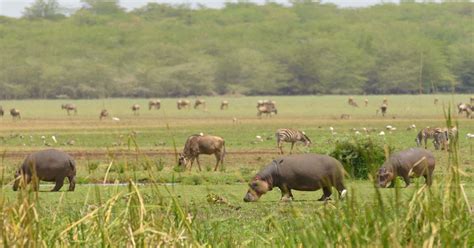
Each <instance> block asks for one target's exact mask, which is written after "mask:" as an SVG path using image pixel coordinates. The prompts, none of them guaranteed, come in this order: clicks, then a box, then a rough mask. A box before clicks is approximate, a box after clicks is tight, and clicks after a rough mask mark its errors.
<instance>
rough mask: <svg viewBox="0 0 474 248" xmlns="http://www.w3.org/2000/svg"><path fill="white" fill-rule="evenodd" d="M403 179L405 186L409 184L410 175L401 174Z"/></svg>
mask: <svg viewBox="0 0 474 248" xmlns="http://www.w3.org/2000/svg"><path fill="white" fill-rule="evenodd" d="M403 181H405V188H406V187H408V185H410V177H409V176H408V175H404V176H403Z"/></svg>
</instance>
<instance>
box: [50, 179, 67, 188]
mask: <svg viewBox="0 0 474 248" xmlns="http://www.w3.org/2000/svg"><path fill="white" fill-rule="evenodd" d="M63 184H64V177H58V178H56V185H54V188H53V189H52V190H51V191H59V190H60V189H61V187H62V186H63Z"/></svg>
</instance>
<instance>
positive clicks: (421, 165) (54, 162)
mask: <svg viewBox="0 0 474 248" xmlns="http://www.w3.org/2000/svg"><path fill="white" fill-rule="evenodd" d="M473 99H474V98H473V97H471V99H470V101H471V104H459V105H458V110H459V114H461V113H462V112H464V111H471V112H472V102H473ZM364 102H365V106H367V105H368V100H367V99H365V100H364ZM348 103H349V105H351V106H354V107H358V105H357V103H356V102H355V101H354V99H353V98H352V97H350V98H349V100H348ZM435 104H437V99H435ZM228 105H229V102H228V101H222V102H221V107H220V109H221V110H223V109H227V108H228ZM199 106H203V108H204V109H205V108H206V102H205V101H204V100H202V99H197V100H196V101H195V104H194V108H197V107H199ZM160 107H161V102H160V100H151V101H150V102H149V110H151V109H160ZM177 107H178V109H182V108H188V109H189V108H190V102H189V100H178V102H177ZM387 107H388V100H387V99H386V98H385V99H384V100H383V102H382V105H381V106H380V111H381V112H382V115H383V116H385V114H386V111H387ZM61 108H62V109H65V110H66V111H67V112H68V115H69V114H70V113H69V111H74V113H77V107H76V106H75V105H73V104H63V105H62V106H61ZM139 109H140V105H138V104H134V105H133V106H132V110H133V112H134V115H138V111H139ZM466 109H467V110H466ZM257 111H258V112H257V116H259V117H261V115H262V114H263V113H265V114H267V115H270V116H271V115H272V114H277V109H276V102H275V101H271V100H259V101H258V102H257ZM471 112H469V113H471ZM10 114H11V115H12V117H13V118H18V119H19V118H21V116H20V112H19V111H18V110H17V109H15V108H13V109H11V110H10ZM0 115H3V108H2V107H1V106H0ZM108 115H109V113H108V111H107V110H106V109H103V110H102V111H101V113H100V117H99V118H100V119H103V118H106V117H108ZM341 118H342V117H341ZM349 118H350V117H349ZM410 130H411V128H410ZM457 135H458V130H457V129H456V128H455V127H452V128H449V129H448V128H430V127H427V128H424V129H422V130H420V131H419V132H418V133H417V136H416V139H415V141H416V145H417V146H418V147H419V146H422V144H423V143H424V147H425V149H422V148H409V149H407V150H403V151H400V152H398V153H394V154H392V155H391V156H390V157H389V158H388V159H387V160H386V161H385V163H384V164H383V165H382V166H381V167H380V169H379V170H378V172H377V177H376V183H377V185H378V186H380V187H387V185H389V186H390V187H393V186H394V184H395V183H394V180H395V179H396V178H397V177H401V178H402V179H403V180H404V181H405V184H406V187H407V186H409V184H410V178H412V177H424V178H425V183H426V184H427V185H428V186H429V185H431V184H432V176H433V171H434V169H435V158H434V156H433V154H432V153H431V152H430V151H428V150H426V148H427V140H428V139H433V144H434V146H435V149H436V150H439V149H440V148H441V149H442V150H447V149H448V144H449V142H450V141H451V140H453V139H456V138H457ZM275 137H276V141H277V149H278V154H281V155H282V154H283V142H287V143H291V149H290V151H289V154H290V155H289V156H284V157H281V158H278V159H276V160H273V161H272V162H271V163H270V164H268V165H267V166H266V167H265V168H263V169H262V170H261V171H260V172H259V173H257V174H256V175H255V176H254V177H253V178H252V180H251V182H250V184H249V189H248V191H247V193H246V195H245V197H244V201H246V202H253V201H257V200H258V199H259V198H260V197H261V196H262V195H263V194H265V193H266V192H268V191H270V190H272V188H274V187H278V188H280V190H281V194H282V197H281V200H291V199H293V195H292V192H291V190H305V191H316V190H319V189H322V190H323V196H322V197H321V198H320V199H319V200H321V201H323V200H324V201H325V200H329V199H330V198H329V197H330V196H331V188H332V187H334V188H336V190H337V191H338V193H339V196H340V198H344V196H345V195H346V193H347V190H346V188H345V186H344V173H345V172H344V169H343V167H342V165H341V163H340V162H339V161H338V160H337V159H335V158H332V157H330V156H327V155H319V154H299V155H291V154H292V152H293V148H294V145H295V143H297V142H302V143H304V145H305V146H309V145H311V144H312V142H311V139H310V138H309V137H308V136H307V135H306V134H305V133H304V132H302V131H300V130H295V129H290V128H281V129H278V130H277V131H276V133H275ZM201 154H205V155H214V156H215V158H216V164H215V167H214V171H217V169H218V168H219V165H220V166H221V167H222V166H223V162H224V157H225V155H226V147H225V140H224V138H222V137H219V136H213V135H204V134H203V133H201V134H195V135H191V136H189V137H188V138H187V140H186V142H185V144H184V148H183V151H182V153H180V154H179V159H178V165H179V166H182V167H184V168H185V169H187V168H188V165H189V170H191V169H192V166H193V163H194V161H196V162H197V164H198V169H199V171H201V170H202V168H201V165H200V162H199V156H200V155H201ZM31 164H34V168H32V167H31ZM33 173H36V176H37V177H38V179H39V180H43V181H50V182H55V183H56V184H55V187H54V188H53V190H52V191H58V190H60V189H61V187H62V186H63V183H64V179H65V178H66V177H67V178H68V179H69V183H70V185H69V190H70V191H74V189H75V176H76V165H75V162H74V159H73V158H72V157H71V156H69V155H68V154H66V153H64V152H61V151H57V150H54V149H49V150H44V151H39V152H35V153H32V154H30V155H29V156H28V157H27V158H26V159H25V160H24V162H23V164H22V165H21V167H20V168H19V169H18V170H17V171H16V173H15V181H14V184H13V189H14V190H17V189H18V188H19V187H20V186H21V185H22V182H23V185H25V184H28V183H30V182H31V181H32V177H33ZM37 183H38V182H35V185H33V188H34V189H38V184H37Z"/></svg>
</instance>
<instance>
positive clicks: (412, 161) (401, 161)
mask: <svg viewBox="0 0 474 248" xmlns="http://www.w3.org/2000/svg"><path fill="white" fill-rule="evenodd" d="M435 163H436V162H435V158H434V156H433V154H432V153H431V152H430V151H428V150H425V149H422V148H410V149H407V150H403V151H400V152H397V153H395V154H393V155H391V156H390V158H389V159H388V160H387V161H385V163H384V164H383V165H382V167H381V168H380V169H379V171H378V173H377V184H378V186H380V187H382V188H385V187H387V185H388V183H390V185H389V187H393V186H395V179H396V178H397V177H398V176H399V177H402V178H403V180H404V181H405V187H408V185H410V178H413V177H420V176H423V177H424V178H425V182H426V184H427V185H428V186H430V185H431V183H432V178H433V171H434V169H435Z"/></svg>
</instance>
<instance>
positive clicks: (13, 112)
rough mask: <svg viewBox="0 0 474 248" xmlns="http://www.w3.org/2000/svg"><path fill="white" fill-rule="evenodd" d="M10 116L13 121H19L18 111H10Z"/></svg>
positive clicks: (14, 109)
mask: <svg viewBox="0 0 474 248" xmlns="http://www.w3.org/2000/svg"><path fill="white" fill-rule="evenodd" d="M10 115H11V116H12V118H13V120H15V119H21V114H20V110H18V109H16V108H12V109H10Z"/></svg>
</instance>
